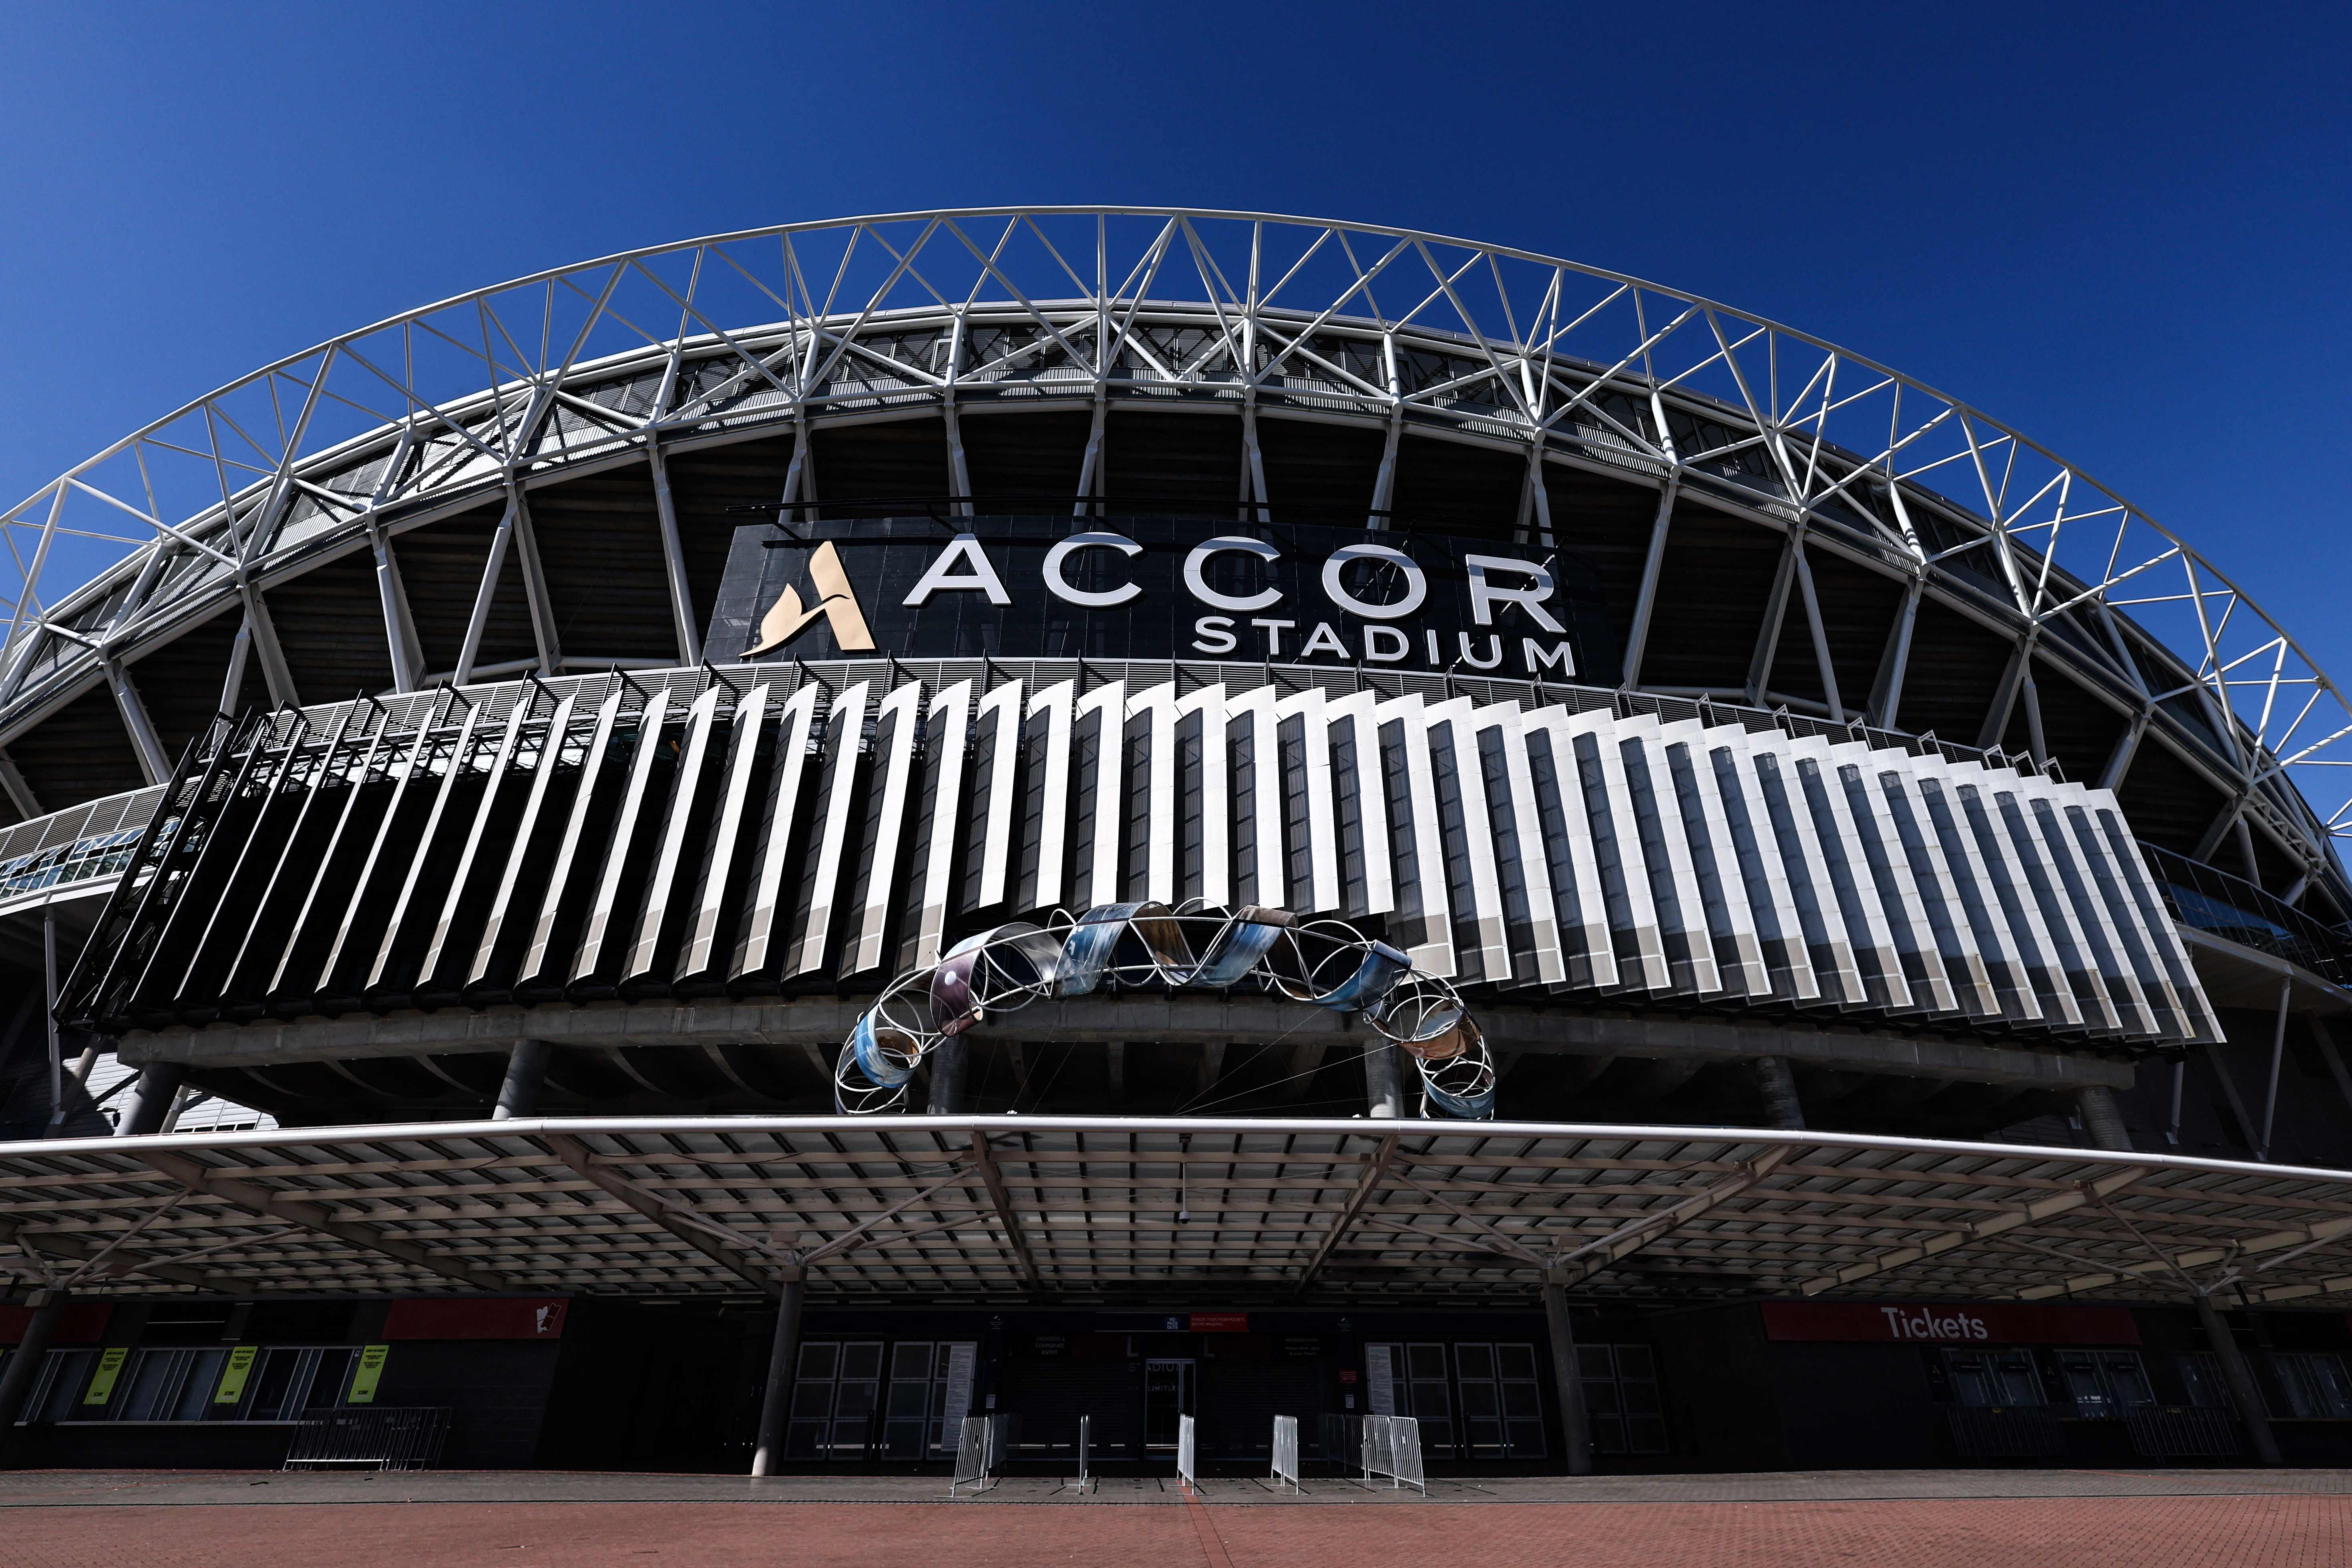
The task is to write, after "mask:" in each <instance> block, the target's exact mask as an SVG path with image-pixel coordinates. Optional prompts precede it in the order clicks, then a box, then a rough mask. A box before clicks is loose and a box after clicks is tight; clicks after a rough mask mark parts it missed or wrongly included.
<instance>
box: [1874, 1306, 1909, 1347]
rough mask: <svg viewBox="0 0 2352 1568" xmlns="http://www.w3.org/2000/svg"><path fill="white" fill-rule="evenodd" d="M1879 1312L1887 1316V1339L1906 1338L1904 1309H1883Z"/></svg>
mask: <svg viewBox="0 0 2352 1568" xmlns="http://www.w3.org/2000/svg"><path fill="white" fill-rule="evenodd" d="M1878 1310H1880V1311H1881V1312H1884V1313H1885V1315H1886V1337H1887V1338H1888V1339H1890V1340H1899V1339H1902V1338H1903V1337H1904V1333H1903V1311H1902V1309H1900V1308H1898V1307H1881V1308H1879V1309H1878Z"/></svg>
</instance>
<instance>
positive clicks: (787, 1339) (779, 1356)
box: [751, 1267, 807, 1476]
mask: <svg viewBox="0 0 2352 1568" xmlns="http://www.w3.org/2000/svg"><path fill="white" fill-rule="evenodd" d="M806 1289H807V1284H806V1281H804V1280H803V1279H802V1278H801V1276H800V1270H799V1269H798V1268H797V1267H795V1268H793V1270H792V1271H791V1273H790V1274H789V1276H788V1277H787V1278H786V1279H784V1281H783V1288H782V1292H781V1293H780V1294H779V1295H778V1296H777V1298H776V1334H775V1338H774V1339H773V1340H772V1341H771V1342H770V1343H769V1346H768V1382H767V1386H766V1387H765V1388H763V1389H762V1390H761V1394H760V1442H759V1447H757V1448H755V1449H753V1450H752V1453H751V1473H752V1474H753V1475H755V1476H772V1475H774V1474H775V1473H776V1466H777V1465H778V1464H779V1463H780V1462H781V1461H782V1458H783V1457H784V1418H785V1416H786V1415H790V1414H791V1410H792V1403H793V1372H794V1370H795V1369H796V1368H797V1366H798V1365H799V1363H800V1351H801V1298H802V1296H803V1294H804V1292H805V1291H806Z"/></svg>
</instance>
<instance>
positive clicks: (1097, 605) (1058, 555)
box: [1045, 533, 1143, 610]
mask: <svg viewBox="0 0 2352 1568" xmlns="http://www.w3.org/2000/svg"><path fill="white" fill-rule="evenodd" d="M1081 550H1116V551H1118V552H1119V553H1120V554H1121V555H1127V556H1136V555H1140V554H1142V553H1143V546H1141V545H1140V544H1138V543H1137V542H1135V541H1133V540H1132V539H1129V537H1128V536H1127V535H1125V534H1124V533H1074V534H1072V535H1070V537H1069V538H1067V539H1065V540H1063V541H1062V542H1060V543H1059V544H1056V545H1055V546H1054V548H1053V549H1051V550H1048V551H1047V552H1045V587H1046V590H1047V591H1048V592H1049V593H1051V594H1052V595H1054V597H1055V598H1057V599H1067V600H1068V601H1069V602H1070V603H1072V604H1073V605H1085V606H1086V607H1087V608H1088V609H1090V610H1108V609H1115V608H1117V607H1118V605H1124V604H1126V603H1127V602H1128V601H1129V600H1131V599H1139V598H1141V597H1142V596H1143V590H1142V589H1141V588H1139V587H1137V586H1136V585H1135V584H1132V583H1122V584H1119V585H1118V587H1116V588H1105V589H1103V590H1101V591H1100V592H1096V591H1094V590H1091V589H1087V588H1073V587H1071V586H1070V584H1069V583H1068V582H1067V581H1066V580H1065V579H1064V578H1063V576H1062V563H1064V562H1065V561H1067V560H1068V559H1069V558H1070V557H1071V556H1073V555H1075V554H1076V553H1077V552H1079V551H1081Z"/></svg>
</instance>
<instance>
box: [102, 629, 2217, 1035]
mask: <svg viewBox="0 0 2352 1568" xmlns="http://www.w3.org/2000/svg"><path fill="white" fill-rule="evenodd" d="M1215 673H1216V674H1218V675H1220V676H1222V677H1223V679H1211V680H1207V681H1202V680H1200V679H1194V678H1193V676H1192V670H1191V669H1190V668H1187V667H1171V666H1168V665H1164V664H1162V665H1156V666H1127V667H1120V668H1117V669H1115V671H1114V672H1113V673H1112V674H1110V675H1109V676H1108V678H1105V676H1104V674H1103V672H1102V671H1101V670H1100V669H1099V668H1091V667H1086V666H1081V665H1078V664H1075V663H1071V664H1057V663H1045V662H1041V663H1038V664H1033V665H1027V666H1023V667H1019V668H1006V667H1003V666H994V665H983V664H982V663H979V662H977V661H974V662H972V663H970V664H968V665H960V664H940V665H935V666H931V667H929V668H928V669H927V670H926V671H924V672H923V674H922V676H921V677H920V678H919V677H918V676H917V674H916V672H914V671H911V670H908V669H907V668H904V667H901V666H897V665H888V664H885V665H872V666H854V665H845V666H829V667H825V668H822V669H814V668H807V667H801V666H793V667H787V668H773V667H767V668H763V667H751V668H738V669H734V670H730V671H725V672H719V671H709V672H698V671H678V672H675V673H674V674H671V675H669V676H667V677H665V678H663V679H660V680H656V681H653V682H650V683H646V684H640V683H635V682H628V681H625V680H622V679H619V678H612V679H581V680H574V681H567V682H561V683H558V684H557V685H555V686H552V687H551V686H547V685H542V684H541V683H537V682H530V683H526V684H521V685H514V686H507V687H501V688H496V689H490V690H488V691H485V692H480V693H478V694H477V696H478V700H476V701H474V702H472V703H470V704H468V703H467V702H466V701H465V700H461V699H454V698H451V697H448V696H447V695H446V694H444V695H441V696H436V697H432V698H415V699H407V700H403V701H402V702H401V703H400V704H399V705H396V706H394V707H384V706H381V705H378V704H374V703H360V704H353V705H350V706H347V707H345V708H343V709H341V710H332V716H331V718H329V719H328V720H326V721H323V722H322V721H319V720H317V719H316V718H315V717H314V718H313V719H312V720H310V721H295V720H293V719H292V718H290V716H289V717H285V718H275V719H271V720H268V721H259V722H257V723H256V724H253V725H249V726H248V727H247V729H246V730H244V731H241V732H239V733H237V734H236V735H233V736H231V735H226V734H224V735H223V736H222V737H221V739H220V741H219V743H217V744H216V745H215V747H214V748H213V749H212V751H211V752H209V753H208V754H205V755H202V756H199V757H196V758H193V759H192V761H191V763H190V764H189V767H188V771H187V773H186V776H184V778H183V779H182V780H181V781H180V782H179V784H177V786H176V790H177V795H178V799H177V800H176V802H175V805H174V807H173V809H172V810H170V811H168V812H165V813H163V814H160V815H162V816H165V817H167V818H168V819H169V820H168V822H167V823H166V824H165V825H163V826H161V827H160V828H159V829H158V832H157V834H156V836H155V838H154V841H153V842H152V844H151V845H150V846H148V847H147V849H146V852H145V853H146V863H147V864H148V865H149V866H151V867H152V868H154V870H155V871H156V872H157V873H158V874H155V875H152V876H146V877H142V878H134V879H131V881H130V882H128V883H126V886H125V889H124V892H123V893H122V894H121V896H120V898H119V900H118V906H119V907H118V909H117V910H115V911H114V913H113V916H112V925H113V927H114V931H113V933H112V934H111V936H110V937H108V938H107V939H105V940H101V941H100V942H97V943H95V944H93V948H92V952H93V953H95V954H110V955H111V956H110V957H109V958H106V959H103V960H98V961H94V962H95V963H97V964H100V965H102V973H101V972H99V971H98V970H97V969H95V968H94V970H93V972H92V973H89V974H87V975H85V976H83V977H80V979H79V995H78V996H77V997H76V999H75V1004H76V1005H78V1006H79V1008H80V1009H81V1010H82V1011H83V1012H84V1013H85V1014H87V1015H88V1016H89V1017H90V1018H91V1019H92V1020H93V1021H94V1022H95V1023H97V1024H98V1025H99V1026H102V1027H107V1028H113V1029H120V1028H124V1027H155V1026H162V1025H163V1024H166V1023H173V1022H177V1023H201V1022H206V1021H211V1020H215V1019H219V1018H224V1017H229V1018H236V1017H253V1016H263V1015H267V1014H273V1013H274V1014H278V1015H280V1016H289V1015H294V1014H307V1013H317V1012H327V1013H334V1012H341V1011H352V1010H362V1009H379V1010H380V1009H388V1008H394V1007H411V1006H426V1007H432V1006H446V1005H465V1004H472V1005H486V1004H489V1003H494V1002H513V1001H520V1002H532V1001H545V1000H552V999H557V998H562V997H569V998H571V999H573V1000H582V1001H585V1000H594V999H601V998H608V997H615V996H618V997H623V998H648V997H660V996H672V995H676V996H691V995H707V994H721V993H733V994H776V993H779V992H782V993H786V994H790V993H793V992H797V991H805V990H824V991H832V990H834V989H836V988H843V987H845V988H848V989H853V990H863V989H870V988H872V987H873V986H875V985H877V984H880V983H881V982H882V981H883V980H884V979H886V978H887V975H888V974H890V973H896V972H897V971H898V970H899V969H902V968H905V967H908V966H910V965H917V964H924V963H932V962H935V961H936V959H937V957H938V955H939V953H940V951H941V948H942V945H943V944H944V943H946V942H951V941H953V940H954V939H955V938H956V937H957V936H960V935H961V934H963V933H964V932H966V931H970V930H974V929H978V928H979V927H980V926H981V925H982V923H984V922H986V921H993V920H996V919H999V918H1003V917H1004V916H1007V915H1011V914H1019V913H1024V912H1031V911H1041V910H1051V909H1055V908H1063V909H1083V908H1086V907H1087V906H1090V905H1094V904H1102V903H1111V902H1117V901H1120V900H1138V899H1149V900H1158V901H1161V902H1166V903H1171V904H1178V903H1182V902H1184V901H1185V900H1199V901H1201V902H1203V903H1206V904H1211V905H1233V904H1246V903H1259V904H1267V905H1281V906H1285V907H1287V908H1290V909H1294V910H1299V911H1302V912H1303V913H1307V914H1316V913H1328V914H1331V915H1336V916H1343V917H1345V918H1348V919H1349V920H1353V921H1365V922H1369V924H1370V928H1371V929H1374V930H1377V931H1381V932H1383V933H1384V934H1385V936H1386V938H1387V940H1389V941H1390V942H1392V943H1394V944H1396V945H1398V946H1400V947H1403V948H1405V949H1406V950H1407V951H1408V952H1410V953H1411V954H1412V959H1413V962H1414V963H1416V964H1417V965H1419V966H1421V967H1422V968H1423V969H1425V970H1427V971H1429V972H1431V973H1435V974H1439V975H1444V976H1447V977H1450V978H1452V979H1454V981H1455V982H1456V983H1457V984H1464V985H1469V986H1480V987H1488V988H1493V989H1496V990H1507V991H1511V992H1514V993H1518V994H1522V995H1523V997H1524V995H1525V994H1539V993H1544V992H1552V993H1560V994H1585V995H1588V996H1590V995H1622V996H1630V997H1647V998H1682V999H1687V1000H1690V1001H1694V1002H1696V1001H1706V1000H1713V999H1722V1000H1746V1001H1747V1002H1748V1003H1750V1004H1751V1005H1753V1004H1775V1005H1789V1006H1796V1007H1806V1008H1825V1009H1837V1010H1843V1011H1847V1012H1853V1013H1859V1014H1868V1015H1877V1016H1885V1017H1936V1018H1942V1019H1949V1020H1954V1021H1961V1022H1969V1023H1973V1024H1975V1025H1977V1026H1983V1027H1993V1028H2001V1029H2011V1030H2016V1029H2022V1030H2030V1031H2042V1032H2055V1033H2058V1034H2061V1035H2068V1036H2074V1037H2088V1038H2099V1039H2108V1040H2125V1041H2177V1040H2183V1039H2189V1038H2198V1037H2204V1038H2210V1037H2213V1035H2214V1034H2215V1032H2216V1031H2215V1029H2214V1026H2213V1024H2212V1022H2211V1018H2210V1012H2209V1010H2208V1008H2207V1005H2206V1004H2205V1001H2204V999H2203V996H2202V994H2201V993H2200V990H2199V988H2198V984H2197V981H2196V978H2195V976H2194V974H2193V973H2192V972H2191V970H2190V968H2189V963H2188V962H2187V960H2186V958H2185V956H2184V954H2183V952H2182V950H2181V948H2180V945H2179V939H2178V937H2177V936H2176V935H2175V933H2174V932H2173V930H2172V928H2171V925H2170V922H2169V921H2168V919H2167V917H2166V915H2165V912H2164V909H2163V906H2162V904H2161V902H2160V901H2159V900H2158V895H2157V893H2156V891H2155V890H2154V886H2153V880H2152V879H2151V878H2150V876H2149V875H2148V872H2147V868H2146V867H2145V865H2144V864H2143V862H2142V860H2141V858H2140V855H2139V852H2138V850H2137V847H2136V846H2135V845H2134V843H2133V842H2132V840H2131V837H2130V836H2129V832H2128V830H2127V828H2126V826H2125V823H2124V820H2123V817H2122V816H2121V814H2120V812H2119V811H2118V810H2117V808H2116V804H2115V801H2114V799H2113V797H2112V796H2111V795H2108V794H2107V793H2106V792H2105V791H2100V790H2094V789H2087V788H2085V787H2084V786H2082V785H2080V784H2065V783H2059V782H2055V781H2053V780H2052V779H2049V778H2047V777H2045V776H2043V775H2042V774H2039V773H2027V772H2021V771H2019V770H2016V769H2012V768H2009V767H2006V766H2001V765H1998V760H1997V759H1995V761H1994V763H1990V764H1989V763H1986V762H1982V761H1975V760H1956V757H1955V755H1952V754H1947V753H1946V752H1943V751H1939V750H1937V749H1934V748H1932V747H1928V746H1922V745H1919V744H1916V743H1913V744H1911V745H1908V746H1895V745H1890V744H1885V743H1871V742H1865V741H1862V740H1849V739H1843V738H1840V737H1842V736H1843V731H1832V732H1830V733H1825V734H1824V733H1811V734H1808V733H1791V732H1789V729H1788V728H1784V727H1783V726H1782V725H1781V724H1779V723H1776V722H1775V721H1774V720H1773V719H1772V717H1771V716H1769V715H1764V714H1760V713H1755V712H1752V711H1751V712H1742V713H1737V714H1733V713H1730V712H1728V711H1727V710H1711V709H1710V710H1701V709H1696V708H1687V707H1686V706H1685V711H1686V712H1687V713H1688V714H1689V715H1690V716H1688V717H1674V716H1673V715H1672V713H1671V712H1669V713H1668V714H1665V715H1663V716H1662V715H1661V714H1660V713H1656V712H1643V713H1636V714H1628V713H1626V712H1624V711H1622V705H1621V704H1620V703H1618V702H1617V701H1615V700H1612V699H1610V698H1609V697H1607V696H1606V695H1604V694H1601V693H1595V692H1590V691H1580V690H1568V691H1563V690H1562V689H1558V688H1520V687H1515V686H1513V685H1511V684H1510V683H1505V682H1492V683H1480V688H1479V689H1480V695H1479V696H1478V697H1476V698H1473V697H1472V696H1468V695H1448V694H1447V691H1448V689H1447V688H1445V687H1444V686H1443V685H1442V684H1441V683H1438V682H1423V683H1422V686H1423V688H1425V689H1413V687H1412V683H1411V682H1408V681H1391V682H1389V683H1386V684H1385V685H1384V686H1383V687H1382V688H1381V689H1355V687H1354V685H1353V683H1352V682H1351V681H1349V680H1346V679H1341V680H1331V679H1324V680H1322V681H1320V682H1318V680H1316V679H1311V678H1308V677H1307V675H1306V674H1305V673H1304V672H1299V673H1298V674H1297V675H1293V674H1291V673H1290V672H1283V673H1282V675H1281V677H1280V678H1279V679H1276V680H1275V681H1274V682H1272V683H1261V684H1255V685H1246V684H1243V682H1245V681H1248V680H1251V679H1260V680H1261V681H1263V679H1264V678H1262V677H1258V676H1255V674H1254V673H1253V672H1247V671H1244V670H1239V669H1235V668H1232V667H1224V668H1222V669H1219V670H1217V671H1216V672H1215ZM1171 675H1172V676H1173V677H1174V678H1173V679H1171ZM1800 728H1801V726H1800ZM1816 728H1818V727H1816ZM1874 739H1875V740H1876V741H1877V742H1885V741H1886V740H1887V738H1886V737H1884V736H1879V737H1875V738H1874Z"/></svg>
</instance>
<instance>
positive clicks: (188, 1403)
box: [171, 1350, 228, 1421]
mask: <svg viewBox="0 0 2352 1568" xmlns="http://www.w3.org/2000/svg"><path fill="white" fill-rule="evenodd" d="M187 1357H188V1369H187V1373H186V1374H185V1375H184V1376H183V1377H182V1378H181V1379H180V1396H179V1397H178V1398H177V1399H175V1400H173V1402H172V1415H171V1419H173V1420H174V1421H202V1420H203V1419H204V1418H205V1416H207V1415H211V1414H212V1404H213V1390H214V1389H215V1388H216V1387H218V1386H219V1385H220V1374H221V1366H222V1364H223V1363H226V1361H227V1360H228V1352H227V1351H226V1350H212V1351H190V1352H187Z"/></svg>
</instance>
